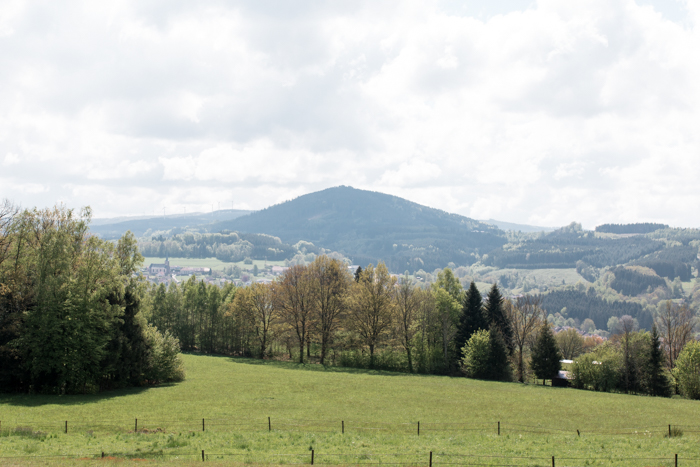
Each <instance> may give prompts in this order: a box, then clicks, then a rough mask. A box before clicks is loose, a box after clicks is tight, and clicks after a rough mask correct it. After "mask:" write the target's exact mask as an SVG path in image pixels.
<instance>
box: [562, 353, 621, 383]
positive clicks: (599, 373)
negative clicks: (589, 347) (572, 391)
mask: <svg viewBox="0 0 700 467" xmlns="http://www.w3.org/2000/svg"><path fill="white" fill-rule="evenodd" d="M621 364H622V353H621V352H620V351H619V350H618V349H616V348H615V347H614V346H612V345H610V344H603V345H601V346H599V347H597V348H596V349H595V350H594V351H593V352H590V353H587V354H583V355H581V356H580V357H579V358H577V359H576V360H575V361H574V363H573V365H572V367H571V382H572V385H573V386H574V387H575V388H578V389H592V390H594V391H605V392H610V391H612V390H614V389H616V388H617V387H618V384H619V381H620V375H619V368H620V366H621Z"/></svg>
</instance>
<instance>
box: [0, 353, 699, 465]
mask: <svg viewBox="0 0 700 467" xmlns="http://www.w3.org/2000/svg"><path fill="white" fill-rule="evenodd" d="M183 359H184V362H185V366H186V369H187V379H186V380H185V381H184V382H182V383H177V384H172V385H166V386H160V387H152V388H140V389H129V390H121V391H112V392H106V393H102V394H97V395H84V396H38V395H32V396H29V395H0V423H1V425H0V465H57V466H63V465H75V464H76V462H78V459H80V461H79V462H80V464H79V465H93V464H94V465H107V464H111V463H116V464H119V465H132V464H133V465H144V463H145V465H171V464H178V465H190V464H195V463H197V464H201V463H202V458H201V453H202V450H203V451H204V452H205V459H206V462H207V463H208V465H233V464H257V463H265V464H298V463H303V464H309V463H310V462H311V452H312V450H313V452H314V462H315V464H353V465H354V464H368V463H369V464H371V463H402V464H410V465H428V463H429V456H430V452H432V453H433V464H434V465H436V466H437V465H445V464H459V465H467V464H472V465H474V464H478V465H547V466H549V465H552V461H551V457H552V456H555V458H556V459H557V462H556V465H614V466H632V465H669V466H670V465H674V463H673V462H674V460H673V457H674V455H675V454H678V455H679V465H697V464H698V463H700V433H698V431H700V421H699V416H700V403H699V402H696V401H689V400H684V399H677V398H674V399H662V398H651V397H643V396H632V395H623V394H607V393H596V392H589V391H578V390H574V389H566V388H553V387H549V386H546V387H542V386H539V385H523V384H517V383H494V382H485V381H477V380H470V379H466V378H449V377H441V376H422V375H406V374H398V373H388V372H374V371H366V370H352V369H341V368H336V367H326V368H324V367H322V366H319V365H299V364H293V363H284V362H275V361H258V360H249V359H233V358H228V357H213V356H199V355H183ZM268 417H269V420H268ZM202 419H204V431H203V430H202V428H203V427H202ZM66 421H67V422H68V426H67V428H68V433H65V430H66ZM419 422H420V434H418V423H419ZM498 422H500V429H501V432H500V435H499V434H498ZM669 424H671V425H673V427H672V431H673V433H672V434H673V435H674V436H672V437H668V425H669ZM343 429H344V433H343V432H342V430H343ZM577 430H578V431H579V432H580V435H579V432H577ZM102 453H104V455H105V456H106V459H104V460H103V459H102ZM52 456H66V457H52ZM641 458H645V459H641ZM692 459H698V460H692Z"/></svg>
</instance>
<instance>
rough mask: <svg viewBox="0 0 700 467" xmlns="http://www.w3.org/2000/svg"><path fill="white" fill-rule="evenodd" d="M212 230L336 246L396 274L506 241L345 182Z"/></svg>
mask: <svg viewBox="0 0 700 467" xmlns="http://www.w3.org/2000/svg"><path fill="white" fill-rule="evenodd" d="M210 228H211V230H210V231H217V230H218V231H222V230H229V231H237V232H243V233H265V234H269V235H273V236H276V237H279V238H280V239H281V240H282V241H283V242H285V243H295V242H298V241H301V240H304V241H308V242H311V243H313V244H314V245H316V246H318V247H323V248H327V249H331V250H335V251H339V252H341V253H343V254H344V255H346V256H348V257H349V258H351V259H352V260H353V262H354V263H356V264H360V265H366V264H367V263H370V262H372V263H374V264H376V263H377V262H378V261H379V260H382V261H384V262H385V263H386V264H387V266H388V267H389V269H390V270H393V271H404V270H409V271H415V270H418V269H424V270H426V271H432V270H434V269H435V268H442V267H445V266H446V265H447V264H448V263H449V262H454V263H456V264H460V265H464V264H472V263H474V262H475V261H477V255H480V254H484V253H487V252H488V251H491V250H493V249H495V248H499V247H501V246H502V245H503V244H505V243H506V239H505V236H504V233H503V231H501V230H500V229H498V228H497V227H495V226H492V225H488V224H484V223H482V222H479V221H477V220H474V219H470V218H468V217H464V216H460V215H457V214H450V213H447V212H445V211H441V210H439V209H434V208H429V207H427V206H423V205H420V204H417V203H413V202H411V201H407V200H405V199H402V198H399V197H396V196H391V195H387V194H383V193H377V192H373V191H365V190H358V189H355V188H352V187H348V186H339V187H335V188H329V189H326V190H323V191H319V192H316V193H310V194H307V195H303V196H300V197H298V198H296V199H293V200H291V201H287V202H285V203H282V204H278V205H275V206H271V207H268V208H266V209H263V210H261V211H256V212H254V213H251V214H248V215H245V216H241V217H238V218H236V219H233V220H227V221H221V222H216V223H214V224H212V225H211V226H210Z"/></svg>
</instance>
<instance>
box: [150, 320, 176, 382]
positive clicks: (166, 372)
mask: <svg viewBox="0 0 700 467" xmlns="http://www.w3.org/2000/svg"><path fill="white" fill-rule="evenodd" d="M144 337H145V339H146V342H147V343H148V346H149V347H150V349H151V355H150V359H149V365H148V369H147V370H146V374H145V375H144V376H145V378H146V380H147V381H148V382H150V383H167V382H173V381H182V380H184V379H185V368H184V365H183V364H182V360H180V357H179V356H178V354H179V353H180V341H179V340H178V339H177V338H176V337H173V336H172V335H170V333H169V332H166V333H165V334H161V333H160V332H158V329H156V328H155V327H154V326H152V325H150V324H149V325H147V326H146V328H145V329H144Z"/></svg>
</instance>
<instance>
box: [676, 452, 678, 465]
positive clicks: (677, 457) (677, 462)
mask: <svg viewBox="0 0 700 467" xmlns="http://www.w3.org/2000/svg"><path fill="white" fill-rule="evenodd" d="M676 467H678V454H676Z"/></svg>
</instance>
